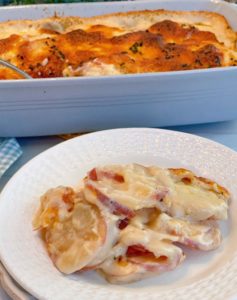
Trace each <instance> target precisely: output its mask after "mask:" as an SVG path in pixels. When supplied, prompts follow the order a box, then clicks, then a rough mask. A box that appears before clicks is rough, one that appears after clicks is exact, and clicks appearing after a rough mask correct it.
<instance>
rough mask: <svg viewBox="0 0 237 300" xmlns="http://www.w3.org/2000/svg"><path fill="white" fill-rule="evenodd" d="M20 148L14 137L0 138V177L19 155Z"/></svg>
mask: <svg viewBox="0 0 237 300" xmlns="http://www.w3.org/2000/svg"><path fill="white" fill-rule="evenodd" d="M21 154H22V150H21V147H20V145H19V144H18V142H17V141H16V139H14V138H6V139H5V138H4V139H3V138H0V177H1V176H2V175H3V174H4V173H5V172H6V171H7V170H8V169H9V168H10V166H11V165H12V164H13V163H14V162H15V161H16V160H17V159H18V158H19V157H20V156H21Z"/></svg>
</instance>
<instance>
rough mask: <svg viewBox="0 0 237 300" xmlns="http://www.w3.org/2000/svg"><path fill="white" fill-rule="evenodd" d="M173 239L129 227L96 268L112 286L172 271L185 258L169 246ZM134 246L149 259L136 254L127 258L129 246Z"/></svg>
mask: <svg viewBox="0 0 237 300" xmlns="http://www.w3.org/2000/svg"><path fill="white" fill-rule="evenodd" d="M176 240H177V238H176V237H175V236H169V235H168V234H162V233H156V232H154V231H152V230H149V229H147V230H141V229H138V228H136V227H133V226H130V225H129V226H127V227H126V228H125V229H124V230H123V231H121V235H120V239H119V243H118V244H117V245H116V246H115V247H114V248H113V249H112V250H111V254H110V255H109V256H108V258H107V259H106V260H105V261H104V262H103V263H102V264H101V265H100V266H99V270H101V271H102V272H103V274H104V276H106V278H107V279H108V280H109V281H110V282H113V283H119V282H120V283H121V282H132V281H135V280H138V279H141V278H144V277H148V276H151V274H152V275H154V273H155V274H160V273H163V272H165V271H169V270H172V269H174V268H175V267H177V265H178V264H179V263H181V262H182V261H183V259H184V255H183V252H182V250H181V249H180V248H178V247H176V246H174V245H173V244H172V243H171V241H176ZM134 245H135V246H136V245H138V248H139V247H141V246H142V248H144V250H146V251H149V253H151V254H152V258H150V257H149V256H148V255H146V254H144V256H143V255H142V254H141V255H139V256H136V254H135V256H134V257H133V256H131V255H128V254H127V251H128V247H129V246H134ZM135 249H136V247H135Z"/></svg>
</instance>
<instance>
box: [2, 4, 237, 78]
mask: <svg viewBox="0 0 237 300" xmlns="http://www.w3.org/2000/svg"><path fill="white" fill-rule="evenodd" d="M0 55H1V58H3V59H5V60H7V61H9V62H11V63H12V64H14V65H16V66H18V67H19V68H20V69H22V70H24V71H26V72H27V73H29V74H30V75H31V76H32V77H34V78H49V77H63V76H66V77H67V76H103V75H119V74H132V73H147V72H161V71H177V70H192V69H204V68H213V67H225V66H235V65H237V52H236V34H235V32H234V31H233V30H232V29H231V28H230V26H229V24H228V23H227V21H226V20H225V18H224V17H223V16H221V15H219V14H216V13H211V12H203V11H200V12H194V11H191V12H188V11H180V12H177V11H166V10H154V11H137V12H136V11H135V12H127V13H115V14H110V15H104V16H97V17H92V18H80V17H52V18H48V19H41V20H34V21H33V20H32V21H31V20H21V21H20V20H18V21H9V22H3V23H0ZM46 61H47V63H45V62H46ZM42 62H43V63H42ZM17 78H19V75H16V74H14V72H12V71H10V70H8V69H7V68H4V67H0V79H17Z"/></svg>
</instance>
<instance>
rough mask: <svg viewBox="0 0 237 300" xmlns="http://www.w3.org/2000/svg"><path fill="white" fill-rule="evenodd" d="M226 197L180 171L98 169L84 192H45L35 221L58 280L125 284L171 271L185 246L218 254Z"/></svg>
mask: <svg viewBox="0 0 237 300" xmlns="http://www.w3.org/2000/svg"><path fill="white" fill-rule="evenodd" d="M229 200H230V194H229V192H228V191H227V190H226V189H225V188H224V187H222V186H220V185H218V184H217V183H216V182H213V181H211V180H208V179H206V178H202V177H197V176H196V175H195V174H193V173H192V172H191V171H188V170H186V169H163V168H159V167H154V166H152V167H145V166H142V165H138V164H129V165H109V166H103V167H96V168H94V169H92V170H90V171H89V172H88V173H87V176H86V177H85V178H84V180H83V187H82V188H81V189H80V190H78V191H76V190H73V189H72V188H71V187H63V186H60V187H56V188H52V189H50V190H48V191H47V192H46V193H45V194H44V195H43V196H42V197H41V199H40V207H39V209H38V211H37V212H36V214H35V216H34V219H33V227H34V229H36V230H39V231H40V232H41V235H42V239H43V241H44V243H45V246H46V248H47V251H48V254H49V256H50V258H51V259H52V262H53V263H54V265H55V266H56V267H57V268H58V270H60V271H61V272H62V273H65V274H70V273H74V272H77V271H81V272H82V271H86V270H92V269H94V270H96V271H98V272H99V273H100V274H101V275H102V276H104V277H105V278H106V280H108V281H109V282H111V283H118V284H122V283H129V282H133V281H137V280H140V279H142V278H145V277H150V276H155V275H159V274H162V273H163V272H167V271H171V270H174V269H175V268H176V267H178V266H179V265H180V264H182V262H183V261H184V259H185V255H186V254H185V247H183V246H186V247H188V248H190V249H198V250H202V251H209V250H213V249H216V248H217V247H219V245H220V243H221V232H220V229H219V227H218V224H217V221H218V220H226V219H227V217H228V202H229Z"/></svg>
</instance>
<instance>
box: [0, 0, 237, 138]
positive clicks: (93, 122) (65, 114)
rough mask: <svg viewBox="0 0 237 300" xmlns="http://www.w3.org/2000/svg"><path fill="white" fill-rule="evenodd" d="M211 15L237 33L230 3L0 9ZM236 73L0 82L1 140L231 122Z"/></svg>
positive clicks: (166, 1) (9, 12)
mask: <svg viewBox="0 0 237 300" xmlns="http://www.w3.org/2000/svg"><path fill="white" fill-rule="evenodd" d="M158 8H165V9H176V10H210V11H214V12H219V13H221V14H223V15H225V16H226V18H227V19H228V21H229V22H230V24H231V26H232V27H233V28H234V29H235V30H237V8H236V7H235V5H234V4H230V3H226V2H223V1H218V0H215V1H211V0H198V1H196V0H179V1H177V0H143V1H129V2H128V1H125V2H106V3H76V4H60V5H36V6H27V7H24V6H22V7H21V6H19V7H3V8H0V21H4V20H8V19H22V18H40V17H47V16H51V15H53V14H54V13H55V12H56V13H57V14H59V15H62V14H64V15H81V16H91V15H97V14H103V13H110V12H116V11H128V10H139V9H158ZM236 77H237V68H236V67H230V68H215V69H206V70H194V71H178V72H160V73H153V74H136V75H122V76H105V77H103V76H102V77H95V78H90V77H83V78H61V79H39V80H36V79H35V80H19V81H1V82H0V136H9V135H10V136H35V135H51V134H58V133H71V132H82V131H84V132H86V131H94V130H99V129H106V128H116V127H131V126H152V127H158V126H159V127H160V126H168V125H179V124H194V123H203V122H214V121H221V120H231V119H235V118H236V117H237V110H236V98H237V86H236V84H235V82H236Z"/></svg>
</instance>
